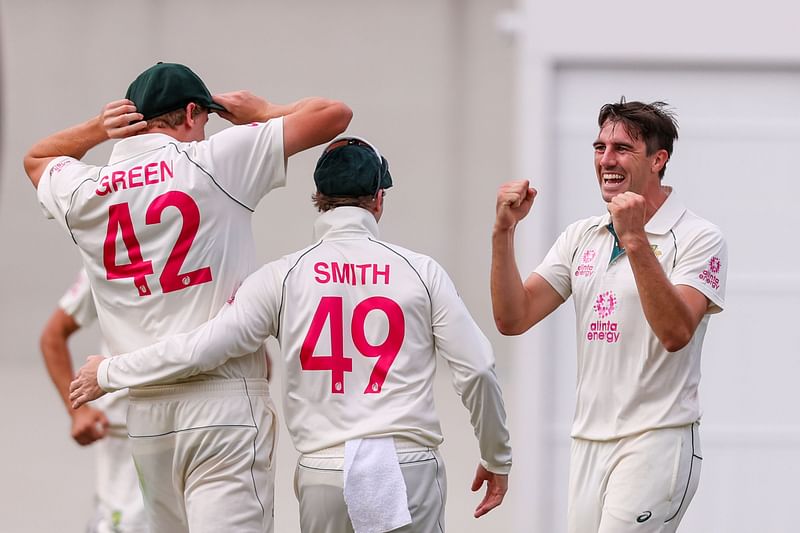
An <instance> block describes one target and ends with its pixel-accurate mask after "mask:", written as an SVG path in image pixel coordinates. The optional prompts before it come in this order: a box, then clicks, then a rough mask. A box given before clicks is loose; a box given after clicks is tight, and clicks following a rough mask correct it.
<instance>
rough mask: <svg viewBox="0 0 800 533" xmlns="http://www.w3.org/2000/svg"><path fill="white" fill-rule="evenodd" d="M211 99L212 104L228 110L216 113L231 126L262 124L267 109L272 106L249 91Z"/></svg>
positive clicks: (267, 114) (216, 96)
mask: <svg viewBox="0 0 800 533" xmlns="http://www.w3.org/2000/svg"><path fill="white" fill-rule="evenodd" d="M212 98H213V99H214V102H216V103H218V104H219V105H221V106H222V107H224V108H225V109H227V110H228V111H227V112H226V111H217V114H218V115H219V116H221V117H222V118H224V119H225V120H227V121H229V122H231V123H233V124H250V123H251V122H264V121H265V120H266V117H267V116H269V108H270V106H271V105H272V104H270V103H269V102H268V101H267V100H265V99H264V98H261V97H260V96H256V95H255V94H253V93H251V92H250V91H233V92H230V93H221V94H215V95H214V96H212Z"/></svg>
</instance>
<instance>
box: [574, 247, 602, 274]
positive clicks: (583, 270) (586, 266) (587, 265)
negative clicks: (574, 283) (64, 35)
mask: <svg viewBox="0 0 800 533" xmlns="http://www.w3.org/2000/svg"><path fill="white" fill-rule="evenodd" d="M595 257H597V252H596V251H594V250H585V251H584V252H583V255H581V264H580V265H578V268H577V269H575V277H576V278H579V277H581V276H586V277H589V276H591V275H592V274H594V259H595Z"/></svg>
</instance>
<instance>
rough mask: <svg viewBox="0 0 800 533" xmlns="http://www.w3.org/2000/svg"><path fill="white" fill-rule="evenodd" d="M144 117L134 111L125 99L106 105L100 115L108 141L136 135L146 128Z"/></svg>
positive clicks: (134, 107) (130, 103) (131, 104)
mask: <svg viewBox="0 0 800 533" xmlns="http://www.w3.org/2000/svg"><path fill="white" fill-rule="evenodd" d="M143 118H144V115H142V114H141V113H139V112H137V111H136V106H135V105H134V104H133V102H131V101H130V100H127V99H122V100H115V101H113V102H109V103H107V104H106V105H105V106H104V107H103V111H102V112H101V113H100V119H101V121H102V123H103V129H104V130H106V134H107V135H108V138H109V139H124V138H126V137H131V136H132V135H136V134H137V133H139V132H140V131H142V130H144V129H145V128H147V122H145V121H144V120H142V119H143Z"/></svg>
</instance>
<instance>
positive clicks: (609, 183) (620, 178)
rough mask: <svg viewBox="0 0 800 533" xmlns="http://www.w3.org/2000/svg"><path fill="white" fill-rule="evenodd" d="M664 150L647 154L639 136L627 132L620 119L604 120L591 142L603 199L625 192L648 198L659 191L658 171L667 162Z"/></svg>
mask: <svg viewBox="0 0 800 533" xmlns="http://www.w3.org/2000/svg"><path fill="white" fill-rule="evenodd" d="M667 157H668V155H667V151H666V150H656V151H655V152H654V153H653V154H650V155H648V154H647V145H646V144H645V142H644V139H642V138H641V136H638V138H637V137H635V136H632V135H631V134H630V132H629V131H628V129H627V128H626V127H625V125H624V124H623V123H621V122H617V121H611V120H607V121H606V122H605V123H604V124H603V126H602V127H601V128H600V133H599V134H598V136H597V139H596V140H595V141H594V167H595V172H596V173H597V180H598V183H599V185H600V194H601V195H602V196H603V200H604V201H605V202H610V201H611V200H612V199H613V198H614V197H615V196H617V195H618V194H621V193H623V192H625V191H631V192H635V193H637V194H640V195H642V196H644V197H645V198H648V197H650V196H654V195H657V194H659V191H660V185H661V180H660V178H659V175H658V173H659V171H660V170H661V168H662V167H663V166H664V164H666V161H667Z"/></svg>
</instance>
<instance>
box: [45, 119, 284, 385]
mask: <svg viewBox="0 0 800 533" xmlns="http://www.w3.org/2000/svg"><path fill="white" fill-rule="evenodd" d="M285 177H286V169H285V160H284V153H283V120H282V119H275V120H270V121H269V122H266V123H259V124H250V125H246V126H233V127H230V128H227V129H225V130H223V131H222V132H220V133H217V134H216V135H213V136H211V137H210V138H209V139H207V140H204V141H200V142H187V143H182V142H178V141H176V140H175V139H173V138H172V137H169V136H167V135H163V134H159V133H151V134H144V135H137V136H134V137H131V138H128V139H124V140H122V141H120V142H118V143H117V144H116V145H115V146H114V149H113V152H112V154H111V160H110V162H109V164H108V165H106V166H102V167H98V166H92V165H87V164H84V163H82V162H80V161H78V160H76V159H73V158H70V157H59V158H56V159H55V160H53V161H52V162H51V163H50V165H49V166H48V167H47V169H46V170H45V172H44V174H43V176H42V179H41V181H40V182H39V188H38V196H39V201H40V203H41V205H42V207H43V209H44V211H45V213H46V214H48V215H50V216H52V217H54V218H55V219H56V220H58V221H59V223H60V224H61V225H62V226H63V227H64V228H65V229H66V230H67V231H68V232H69V233H70V234H71V235H72V238H73V240H74V241H75V242H76V244H77V245H78V246H79V247H80V250H81V254H82V256H83V262H84V266H85V268H86V272H87V274H88V276H89V280H90V282H91V286H92V290H93V292H94V295H95V303H96V306H97V313H98V319H99V322H100V327H101V329H102V332H103V337H104V338H105V340H106V342H108V344H109V348H110V350H111V353H112V354H116V353H123V352H128V351H131V350H134V349H136V348H139V347H142V346H147V345H149V344H152V343H154V342H157V341H158V340H160V339H162V338H164V337H166V336H168V335H171V334H175V333H181V332H184V331H189V330H191V329H193V328H195V327H197V326H198V325H200V324H202V323H204V322H206V321H207V320H209V319H210V318H211V317H213V316H214V315H215V314H216V313H217V311H219V309H220V308H221V307H222V305H223V304H224V303H225V301H226V300H227V299H228V298H230V297H231V295H232V294H233V293H234V291H235V290H236V288H237V287H238V286H239V284H240V283H241V282H242V281H243V280H244V278H245V277H246V276H247V275H248V274H250V273H251V272H252V271H253V270H254V269H255V268H256V266H257V264H256V259H255V245H254V242H253V236H252V231H251V213H252V211H253V209H255V207H256V204H257V203H258V201H259V200H260V199H261V198H262V197H263V196H264V195H265V194H266V193H267V192H268V191H270V190H271V189H273V188H275V187H278V186H281V185H283V184H284V182H285ZM252 351H253V353H251V354H250V355H249V356H247V357H241V358H238V359H236V360H233V361H230V362H228V363H227V364H225V365H223V366H221V367H219V368H208V369H206V372H205V373H204V376H200V377H197V378H194V379H203V378H204V377H205V378H209V377H216V378H226V379H231V378H239V377H252V378H263V377H265V376H266V363H265V357H264V352H263V349H260V348H258V347H253V350H252Z"/></svg>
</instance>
